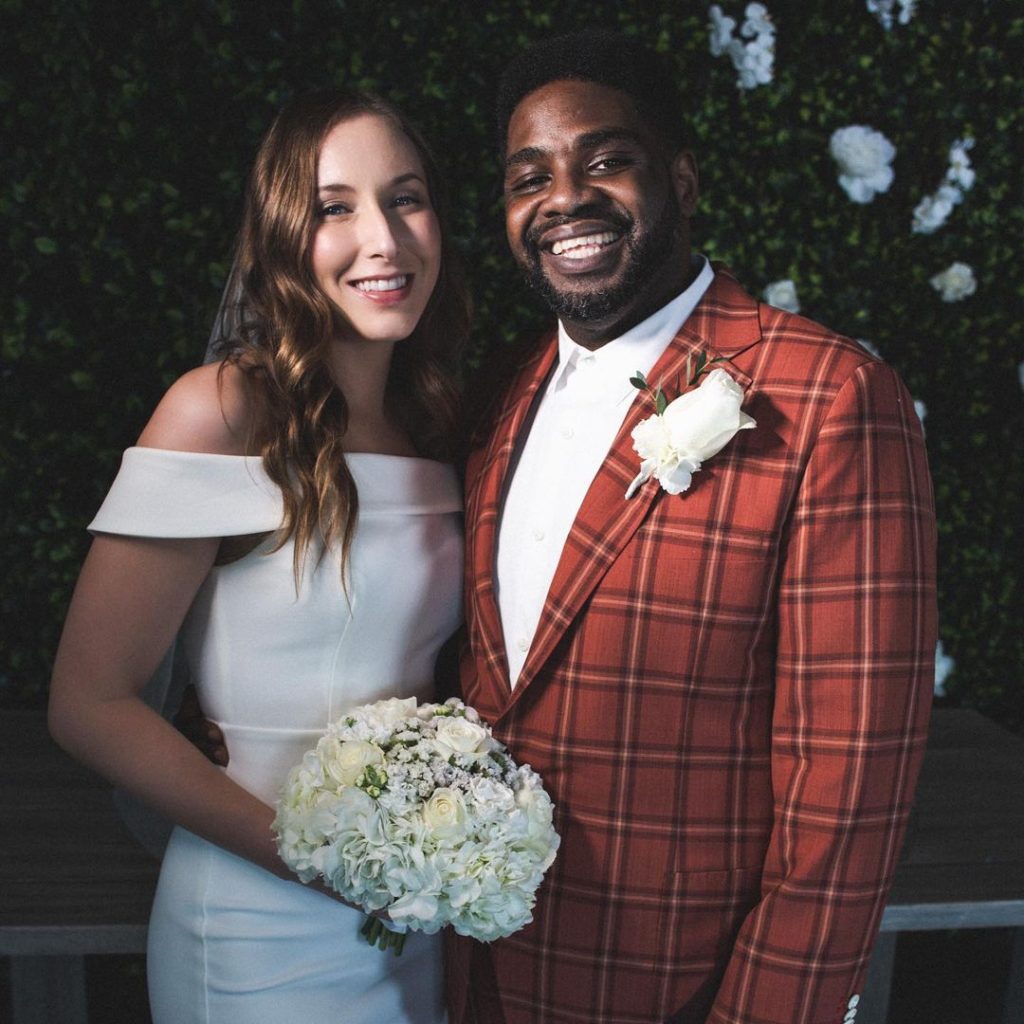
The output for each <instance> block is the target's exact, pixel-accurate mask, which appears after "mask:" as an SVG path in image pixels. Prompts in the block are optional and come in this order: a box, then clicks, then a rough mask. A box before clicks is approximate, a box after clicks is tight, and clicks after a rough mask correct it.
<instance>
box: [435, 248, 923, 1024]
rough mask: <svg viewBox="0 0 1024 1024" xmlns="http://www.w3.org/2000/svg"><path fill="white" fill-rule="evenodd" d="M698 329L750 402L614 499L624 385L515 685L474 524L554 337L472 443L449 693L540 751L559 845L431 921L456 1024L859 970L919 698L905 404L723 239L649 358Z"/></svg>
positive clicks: (726, 991) (787, 1016)
mask: <svg viewBox="0 0 1024 1024" xmlns="http://www.w3.org/2000/svg"><path fill="white" fill-rule="evenodd" d="M701 351H705V352H707V353H708V355H709V357H714V356H716V355H724V356H726V357H728V361H726V362H724V363H721V364H719V365H721V366H722V367H723V368H725V369H726V370H727V372H729V373H730V374H731V375H732V376H733V377H734V378H735V379H736V380H737V381H738V382H739V383H740V384H741V385H742V386H743V387H744V388H747V389H748V398H747V401H746V403H745V408H746V410H747V411H748V412H749V413H750V414H751V415H752V416H753V417H754V418H755V419H756V420H757V428H756V429H754V430H749V431H743V432H741V433H740V434H738V435H737V436H736V438H735V439H734V440H733V441H732V442H731V443H730V444H729V446H728V447H726V448H725V449H724V451H722V452H721V453H719V454H718V455H716V456H715V457H714V458H713V459H711V460H709V461H708V463H707V464H706V465H705V467H704V468H703V469H702V470H701V471H700V472H699V473H697V474H696V475H695V477H694V481H693V485H692V487H691V489H690V490H689V491H687V492H686V493H684V494H683V495H681V496H679V497H671V496H669V495H667V494H665V493H664V492H663V491H662V490H661V489H660V487H659V486H658V485H657V482H656V481H655V480H653V479H652V480H650V481H648V482H647V483H646V484H645V485H644V486H643V487H642V488H641V490H640V491H639V493H638V494H637V495H636V496H635V497H634V498H633V499H631V500H630V501H626V500H625V499H624V492H625V490H626V487H627V485H628V484H629V482H630V480H631V479H632V478H633V476H634V475H635V473H636V471H637V467H638V459H637V456H636V454H635V453H634V452H633V450H632V444H631V441H630V436H629V435H630V431H631V430H632V428H633V427H634V426H635V425H636V423H637V422H638V421H639V420H640V419H642V418H644V417H645V416H647V415H649V414H650V412H651V409H650V406H649V404H648V403H646V402H645V401H643V400H638V401H637V402H636V403H635V404H634V407H633V408H632V409H631V410H630V412H629V414H628V416H627V419H626V422H625V423H624V425H623V428H622V431H621V433H620V434H619V437H618V438H617V440H616V442H615V443H614V445H613V447H612V450H611V452H610V453H609V455H608V458H607V460H606V461H605V463H604V466H603V467H602V469H601V471H600V472H599V474H598V476H597V477H596V479H595V480H594V483H593V485H592V487H591V489H590V491H589V492H588V495H587V497H586V499H585V501H584V503H583V506H582V508H581V509H580V513H579V516H578V518H577V520H576V523H575V525H574V526H573V529H572V531H571V533H570V535H569V538H568V540H567V541H566V545H565V549H564V550H563V553H562V558H561V561H560V563H559V566H558V569H557V571H556V574H555V578H554V581H553V583H552V586H551V590H550V593H549V595H548V599H547V603H546V605H545V609H544V613H543V615H542V618H541V623H540V626H539V627H538V631H537V634H536V636H535V638H534V641H533V646H532V648H531V650H530V652H529V654H528V657H527V661H526V665H525V667H524V670H523V675H522V677H521V679H520V681H519V683H518V684H517V686H516V688H515V690H514V691H511V690H510V687H509V683H508V674H507V667H506V662H505V654H504V650H503V646H502V632H501V624H500V621H499V615H498V609H497V605H496V602H495V595H494V580H493V566H494V545H495V534H496V527H497V523H498V516H499V509H500V496H501V494H502V490H503V484H504V481H505V477H506V474H507V470H508V467H509V462H510V458H511V456H512V453H513V450H514V446H515V443H516V439H517V435H518V433H519V431H520V428H521V425H522V423H523V421H524V418H525V416H526V414H527V412H528V410H529V408H530V404H531V402H532V400H533V398H534V396H535V395H536V393H537V390H538V387H539V386H540V385H541V383H542V382H543V380H544V379H545V377H546V375H547V373H548V372H549V370H550V368H551V366H552V364H553V361H554V359H555V354H556V344H555V340H554V338H549V339H548V340H547V342H546V343H545V344H543V345H542V346H541V347H540V349H539V351H538V352H537V353H536V354H535V355H534V356H533V358H532V359H531V360H530V362H529V363H528V364H527V365H526V366H525V368H524V369H523V370H522V372H521V374H520V376H519V378H518V379H517V381H516V382H515V383H514V384H513V386H512V388H511V389H510V391H509V393H508V395H507V397H506V399H505V404H504V405H503V406H502V407H501V409H500V411H499V412H498V415H497V418H496V421H495V425H494V429H493V431H492V432H491V434H490V437H489V439H488V442H487V443H486V444H485V445H483V446H481V447H480V448H478V449H477V450H476V451H475V452H474V453H473V454H472V455H471V457H470V461H469V465H468V471H467V524H468V538H467V577H466V591H467V602H468V608H467V620H468V643H467V646H466V650H465V652H464V656H463V664H462V683H463V691H464V696H465V699H466V700H467V701H468V702H469V703H471V704H473V705H474V706H475V707H476V708H477V709H478V710H479V711H480V713H481V714H482V715H484V717H485V718H487V719H488V720H489V721H490V722H491V723H492V724H493V725H494V728H495V733H496V735H498V736H499V737H500V738H501V739H502V740H503V741H504V742H505V743H507V744H508V745H509V747H510V748H511V750H512V752H513V754H514V756H515V757H516V758H517V759H518V760H519V761H526V762H528V763H530V764H532V765H533V767H534V768H536V769H537V770H538V771H539V772H540V773H541V774H542V776H543V777H544V781H545V784H546V785H547V786H548V787H549V790H550V792H551V793H552V796H553V798H554V800H555V803H556V805H557V817H556V824H557V826H558V828H559V831H560V832H561V834H562V837H563V846H562V850H561V852H560V854H559V857H558V859H557V860H556V862H555V865H554V867H553V868H552V870H551V872H550V873H549V877H548V879H547V880H546V881H545V883H544V886H543V888H542V890H541V892H540V895H539V900H538V905H537V911H536V915H535V920H534V923H533V924H531V925H530V926H529V927H528V928H526V929H525V930H523V931H522V932H520V933H518V934H517V935H515V936H513V937H511V938H509V939H505V940H501V941H499V942H495V943H493V944H491V945H490V946H483V945H479V944H476V943H472V942H470V941H468V940H463V939H458V938H454V939H452V940H451V941H450V943H449V957H448V966H449V990H450V999H451V1005H452V1019H453V1021H454V1022H456V1024H458V1022H461V1021H462V1020H464V1019H472V1016H468V1017H467V1016H465V1015H464V1014H465V1013H466V1011H467V1009H468V1011H469V1012H470V1014H471V1015H473V1014H475V1018H476V1019H477V1020H478V1021H479V1022H480V1024H492V1022H504V1024H527V1022H541V1021H544V1022H570V1021H573V1022H575V1021H587V1022H590V1024H601V1022H607V1024H611V1022H615V1024H634V1022H635V1024H640V1022H643V1024H650V1022H653V1021H669V1020H670V1021H673V1022H678V1024H698V1022H699V1024H705V1022H707V1024H838V1022H840V1021H842V1020H843V1019H844V1015H845V1014H846V1011H847V1005H848V1002H849V1000H850V997H851V996H852V995H853V994H854V993H855V992H856V990H857V988H858V987H859V984H860V981H861V979H862V976H863V971H864V967H865V965H866V961H867V958H868V955H869V952H870V948H871V944H872V942H873V940H874V936H875V933H876V930H877V927H878V923H879V919H880V916H881V911H882V907H883V903H884V897H885V893H886V891H887V888H888V885H889V882H890V881H891V878H892V874H893V871H894V869H895V865H896V859H897V854H898V851H899V847H900V842H901V839H902V832H903V827H904V825H905V821H906V816H907V813H908V809H909V803H910V799H911V795H912V792H913V789H914V785H915V781H916V777H917V772H918V768H919V766H920V762H921V757H922V754H923V751H924V742H925V729H926V724H927V720H928V713H929V707H930V693H931V686H932V673H933V668H932V658H933V654H934V647H935V599H934V577H935V526H934V514H933V508H932V493H931V484H930V480H929V476H928V470H927V464H926V459H925V452H924V446H923V443H922V436H921V430H920V425H919V423H918V421H917V417H916V415H915V413H914V408H913V403H912V402H911V400H910V398H909V396H908V394H907V392H906V390H905V389H904V387H903V385H902V384H901V382H900V381H899V379H898V378H897V376H896V374H895V373H894V372H893V371H892V369H890V368H889V367H888V366H886V365H885V364H884V363H881V362H878V361H876V360H874V359H872V358H870V357H869V356H868V355H867V354H866V353H865V352H864V351H863V350H862V349H861V348H860V346H858V345H857V344H856V343H854V342H851V341H849V340H847V339H843V338H840V337H837V336H835V335H831V334H828V333H827V332H826V331H824V329H823V328H821V327H819V326H818V325H816V324H813V323H810V322H809V321H807V320H804V319H802V318H799V317H794V316H791V315H789V314H786V313H783V312H781V311H779V310H775V309H772V308H770V307H767V306H763V305H758V304H757V303H756V302H755V301H754V300H753V299H751V298H750V297H749V296H748V295H746V294H745V293H744V292H743V291H742V290H741V289H740V287H739V286H738V285H737V283H736V282H735V281H734V280H733V278H732V277H730V276H729V275H728V273H727V272H725V271H723V270H722V269H721V268H719V269H718V273H717V275H716V280H715V283H714V284H713V286H712V287H711V289H710V290H709V292H708V293H707V294H706V295H705V297H704V298H703V300H702V301H701V303H700V305H699V306H698V307H697V309H696V310H695V312H694V313H693V315H692V316H691V317H690V318H689V320H688V321H687V322H686V324H685V325H684V326H683V329H682V330H681V332H680V334H679V335H678V336H677V337H676V339H675V340H674V341H673V343H672V345H671V346H670V347H669V349H668V350H667V351H666V353H665V354H664V356H663V357H662V359H661V360H660V361H659V363H658V365H657V366H656V367H655V369H654V371H653V372H652V373H651V374H650V375H649V379H651V380H653V381H658V380H664V381H672V380H674V379H675V378H676V376H677V375H682V374H685V364H686V356H687V354H688V353H689V354H692V355H693V356H696V355H697V354H698V353H699V352H701Z"/></svg>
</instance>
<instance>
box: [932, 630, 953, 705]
mask: <svg viewBox="0 0 1024 1024" xmlns="http://www.w3.org/2000/svg"><path fill="white" fill-rule="evenodd" d="M954 668H956V662H955V661H954V660H953V659H952V658H951V657H950V656H949V655H948V654H946V652H945V651H944V650H943V649H942V641H941V640H940V641H939V642H938V643H937V644H936V645H935V696H936V697H945V696H946V680H947V679H948V678H949V675H950V673H951V672H952V671H953V669H954Z"/></svg>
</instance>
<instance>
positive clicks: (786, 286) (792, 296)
mask: <svg viewBox="0 0 1024 1024" xmlns="http://www.w3.org/2000/svg"><path fill="white" fill-rule="evenodd" d="M764 301H765V302H767V303H768V305H769V306H774V307H775V308H776V309H784V310H786V312H787V313H799V312H800V299H799V297H798V296H797V293H796V285H795V284H794V283H793V281H792V280H791V279H790V278H788V277H786V278H783V279H782V280H781V281H772V283H771V284H770V285H768V286H767V287H766V288H765V290H764Z"/></svg>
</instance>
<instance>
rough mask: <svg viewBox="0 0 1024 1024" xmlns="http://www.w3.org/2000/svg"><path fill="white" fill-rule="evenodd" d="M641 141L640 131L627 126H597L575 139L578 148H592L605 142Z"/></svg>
mask: <svg viewBox="0 0 1024 1024" xmlns="http://www.w3.org/2000/svg"><path fill="white" fill-rule="evenodd" d="M642 141H643V139H642V138H641V136H640V133H639V132H634V131H631V130H630V129H629V128H599V129H597V130H596V131H593V132H586V133H585V134H583V135H581V136H580V137H579V138H578V139H576V146H577V147H578V148H580V149H592V148H593V147H594V146H601V145H603V144H604V143H606V142H636V143H640V142H642Z"/></svg>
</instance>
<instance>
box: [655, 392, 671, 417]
mask: <svg viewBox="0 0 1024 1024" xmlns="http://www.w3.org/2000/svg"><path fill="white" fill-rule="evenodd" d="M654 408H655V409H656V410H657V411H658V415H659V416H661V415H662V413H664V411H665V410H666V409H667V408H668V399H667V398H666V397H665V392H664V391H662V390H661V388H658V390H657V391H655V392H654Z"/></svg>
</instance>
